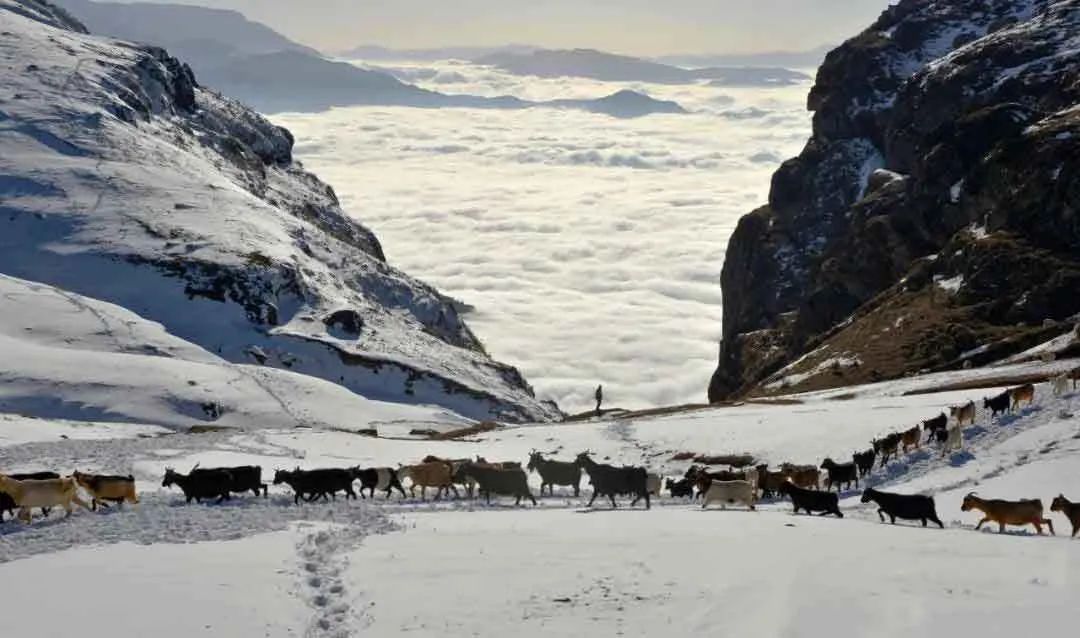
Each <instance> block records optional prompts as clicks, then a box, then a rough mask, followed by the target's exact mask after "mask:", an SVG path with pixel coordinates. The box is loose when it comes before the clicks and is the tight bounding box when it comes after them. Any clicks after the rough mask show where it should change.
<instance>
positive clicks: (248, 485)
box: [191, 463, 269, 498]
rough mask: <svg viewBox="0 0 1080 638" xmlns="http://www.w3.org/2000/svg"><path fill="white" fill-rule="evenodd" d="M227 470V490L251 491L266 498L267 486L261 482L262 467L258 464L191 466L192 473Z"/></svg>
mask: <svg viewBox="0 0 1080 638" xmlns="http://www.w3.org/2000/svg"><path fill="white" fill-rule="evenodd" d="M222 471H224V472H228V473H229V477H230V479H229V480H230V483H229V492H230V493H233V494H242V493H243V492H248V491H250V492H253V493H254V494H255V496H258V495H259V494H262V495H263V498H266V496H267V494H268V490H269V488H268V487H267V485H266V484H265V483H263V482H262V467H261V466H259V465H236V466H233V467H199V464H198V463H196V464H195V467H193V468H191V473H192V474H197V473H198V472H222Z"/></svg>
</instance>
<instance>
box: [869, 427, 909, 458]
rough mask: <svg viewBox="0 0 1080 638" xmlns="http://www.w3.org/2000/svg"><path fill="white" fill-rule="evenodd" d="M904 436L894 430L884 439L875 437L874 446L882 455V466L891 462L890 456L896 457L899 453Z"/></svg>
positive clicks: (875, 450)
mask: <svg viewBox="0 0 1080 638" xmlns="http://www.w3.org/2000/svg"><path fill="white" fill-rule="evenodd" d="M901 438H903V437H902V436H901V435H900V433H899V432H893V433H892V434H889V435H887V436H886V437H885V438H882V439H874V440H873V441H872V442H871V443H872V445H873V446H874V452H876V453H878V454H880V455H881V467H885V464H886V463H888V462H889V457H890V456H891V457H893V458H895V457H896V455H897V454H898V453H899V448H900V439H901Z"/></svg>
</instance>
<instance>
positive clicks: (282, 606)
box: [3, 532, 311, 638]
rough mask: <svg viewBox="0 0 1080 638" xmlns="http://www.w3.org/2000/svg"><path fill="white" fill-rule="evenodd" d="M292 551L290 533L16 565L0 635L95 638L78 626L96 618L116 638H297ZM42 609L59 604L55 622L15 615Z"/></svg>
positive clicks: (81, 553)
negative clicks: (15, 584) (51, 603)
mask: <svg viewBox="0 0 1080 638" xmlns="http://www.w3.org/2000/svg"><path fill="white" fill-rule="evenodd" d="M295 542H296V541H295V539H294V534H293V533H291V532H277V533H273V534H263V535H260V536H253V537H251V538H245V539H243V540H234V541H218V542H208V543H199V544H198V545H194V544H190V545H137V544H133V543H123V544H118V545H111V546H106V547H91V548H82V549H77V550H71V551H67V552H62V553H55V554H44V555H41V556H36V557H34V558H31V559H27V560H23V561H18V562H16V563H12V564H9V565H6V566H5V567H4V568H3V571H4V574H5V576H6V577H8V578H10V579H12V580H11V581H9V582H15V580H17V581H18V582H19V583H20V586H19V587H13V588H8V590H7V591H6V593H5V601H4V603H3V607H4V608H5V610H6V611H7V612H8V615H7V617H6V618H5V619H4V631H5V635H10V636H35V637H37V638H66V637H70V636H73V635H83V636H95V635H96V636H103V635H105V634H104V633H100V632H99V630H97V629H94V628H93V627H89V626H88V625H87V622H88V619H91V618H98V619H99V620H100V622H101V629H103V628H104V627H106V626H107V627H108V630H107V631H108V635H111V636H118V637H119V636H132V637H134V636H159V637H160V638H171V637H187V636H204V635H205V636H210V635H213V636H268V637H282V638H284V637H286V636H298V635H300V633H299V632H297V630H296V628H297V627H304V626H305V624H306V623H307V620H308V617H309V616H310V615H311V614H310V611H309V609H308V608H307V605H305V604H304V601H303V600H301V599H299V598H297V597H296V596H295V595H294V594H293V590H294V589H297V588H298V587H299V582H300V574H298V573H295V572H297V571H298V566H297V565H296V557H295V550H294V544H295ZM41 574H57V575H59V574H63V577H58V578H51V579H43V578H41V577H40V576H41ZM106 579H107V583H108V584H107V586H106V587H105V588H104V589H107V590H108V591H107V592H102V591H101V590H102V589H103V588H102V584H103V581H105V580H106ZM43 600H58V601H63V603H62V609H63V613H50V614H48V615H47V617H43V616H42V614H41V613H36V612H35V613H15V610H40V612H42V613H44V610H45V608H44V607H42V601H43ZM108 601H112V602H108ZM178 611H179V612H182V613H177V612H178ZM163 620H165V622H163ZM8 632H10V633H8Z"/></svg>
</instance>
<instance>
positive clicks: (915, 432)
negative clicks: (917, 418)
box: [900, 425, 922, 454]
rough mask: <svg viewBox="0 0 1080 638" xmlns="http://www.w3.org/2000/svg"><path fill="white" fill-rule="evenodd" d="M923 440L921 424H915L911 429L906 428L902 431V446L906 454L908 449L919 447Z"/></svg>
mask: <svg viewBox="0 0 1080 638" xmlns="http://www.w3.org/2000/svg"><path fill="white" fill-rule="evenodd" d="M921 442H922V433H921V432H920V430H919V426H917V425H916V426H915V427H913V428H911V429H910V430H904V431H903V432H901V433H900V446H901V447H902V448H903V450H904V454H907V453H908V449H909V448H912V447H914V448H915V449H916V450H917V449H919V443H921Z"/></svg>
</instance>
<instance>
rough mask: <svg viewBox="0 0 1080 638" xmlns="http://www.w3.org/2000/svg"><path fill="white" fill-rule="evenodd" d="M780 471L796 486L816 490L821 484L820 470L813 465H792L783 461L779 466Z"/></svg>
mask: <svg viewBox="0 0 1080 638" xmlns="http://www.w3.org/2000/svg"><path fill="white" fill-rule="evenodd" d="M780 469H781V471H783V472H784V474H786V475H787V477H788V478H789V479H791V482H792V483H794V484H795V486H796V487H801V488H803V489H807V490H816V489H818V486H819V485H820V484H821V470H819V469H818V468H816V467H814V466H813V465H793V464H791V463H784V464H783V465H781V466H780Z"/></svg>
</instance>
